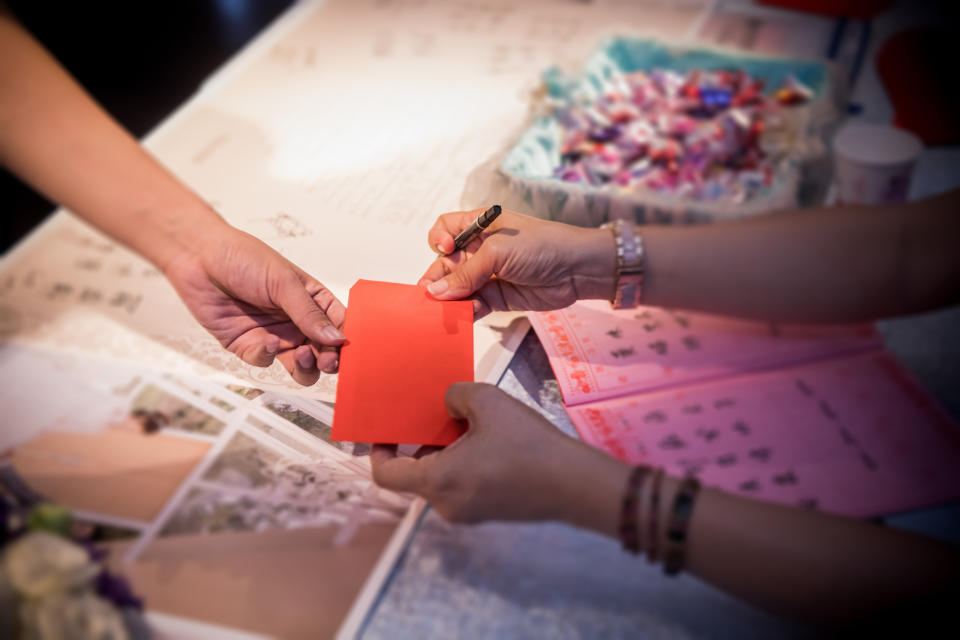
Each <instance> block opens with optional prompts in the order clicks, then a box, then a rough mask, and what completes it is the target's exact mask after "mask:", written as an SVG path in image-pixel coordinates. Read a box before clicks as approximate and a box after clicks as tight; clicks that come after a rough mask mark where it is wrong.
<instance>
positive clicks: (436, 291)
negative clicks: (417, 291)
mask: <svg viewBox="0 0 960 640" xmlns="http://www.w3.org/2000/svg"><path fill="white" fill-rule="evenodd" d="M449 288H450V287H449V285H448V284H447V281H446V279H443V280H437V281H436V282H431V283H430V284H428V285H427V291H429V292H430V294H431V295H434V296H438V295H440V294H441V293H443V292H444V291H446V290H447V289H449Z"/></svg>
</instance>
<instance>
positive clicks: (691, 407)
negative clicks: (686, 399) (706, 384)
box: [681, 404, 703, 416]
mask: <svg viewBox="0 0 960 640" xmlns="http://www.w3.org/2000/svg"><path fill="white" fill-rule="evenodd" d="M681 411H682V412H683V413H685V414H687V415H688V416H693V415H697V414H698V413H703V405H699V404H688V405H686V406H684V407H683V409H681Z"/></svg>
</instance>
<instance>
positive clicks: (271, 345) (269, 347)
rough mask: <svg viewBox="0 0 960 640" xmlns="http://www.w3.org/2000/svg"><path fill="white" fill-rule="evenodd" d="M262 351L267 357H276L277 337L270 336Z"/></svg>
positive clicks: (278, 343) (278, 346)
mask: <svg viewBox="0 0 960 640" xmlns="http://www.w3.org/2000/svg"><path fill="white" fill-rule="evenodd" d="M263 350H264V351H266V352H267V354H268V355H271V356H275V355H277V351H279V350H280V339H279V338H277V336H270V337H269V338H267V343H266V344H265V345H264V346H263Z"/></svg>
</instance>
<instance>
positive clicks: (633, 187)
mask: <svg viewBox="0 0 960 640" xmlns="http://www.w3.org/2000/svg"><path fill="white" fill-rule="evenodd" d="M609 86H610V87H611V88H610V89H609V90H607V91H606V93H603V94H602V95H599V96H596V97H595V98H593V99H587V98H586V97H585V96H582V95H581V96H579V97H578V98H577V99H571V100H567V101H563V100H555V101H553V102H552V103H551V106H552V108H553V110H554V113H555V115H556V116H557V121H558V122H559V123H560V125H561V127H562V130H563V134H562V143H561V149H560V150H561V164H560V166H559V167H557V168H556V169H555V171H554V176H555V177H557V178H559V179H560V180H563V181H565V182H574V183H579V184H584V185H590V186H594V187H607V186H609V187H610V188H612V189H616V190H619V191H642V190H653V191H656V192H661V193H667V194H672V195H677V196H681V197H686V198H692V199H696V200H728V201H730V202H744V201H745V200H747V199H749V198H753V197H755V196H757V195H759V194H761V193H763V190H764V189H765V188H768V187H769V186H770V184H771V182H772V180H773V176H774V173H775V171H774V169H775V165H776V162H777V160H778V158H777V157H776V156H775V155H773V154H771V153H768V152H765V151H764V149H763V147H762V146H761V138H762V136H763V132H764V128H765V123H766V121H767V119H769V118H773V119H776V117H777V114H778V112H779V110H782V109H784V108H789V107H792V106H794V105H799V104H805V103H807V102H809V101H811V100H812V99H813V97H814V96H813V92H812V91H811V90H810V89H809V88H808V87H806V86H804V85H803V84H802V83H800V82H799V81H798V80H797V79H796V78H795V77H794V76H790V75H788V76H787V77H786V78H785V79H784V81H783V83H782V85H781V86H780V87H778V88H777V89H775V90H774V91H773V92H772V93H771V94H770V95H766V94H765V93H764V83H763V81H762V80H760V79H757V78H753V77H751V76H750V75H749V74H748V73H746V72H745V71H742V70H704V69H692V70H690V71H688V72H687V73H685V74H681V73H678V72H676V71H673V70H669V69H653V70H651V71H649V72H642V71H637V72H632V73H628V74H621V75H618V76H615V77H612V78H610V82H609Z"/></svg>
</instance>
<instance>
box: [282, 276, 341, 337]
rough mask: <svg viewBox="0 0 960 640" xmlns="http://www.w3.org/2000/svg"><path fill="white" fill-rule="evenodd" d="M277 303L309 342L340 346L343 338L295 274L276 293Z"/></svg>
mask: <svg viewBox="0 0 960 640" xmlns="http://www.w3.org/2000/svg"><path fill="white" fill-rule="evenodd" d="M276 300H277V303H278V304H279V305H280V308H281V309H283V312H284V313H286V314H287V315H288V316H289V317H290V319H291V320H292V321H293V324H295V325H297V328H298V329H300V331H301V333H303V335H305V336H307V338H309V339H310V340H314V341H316V342H319V343H320V344H323V345H327V346H339V345H342V344H343V342H344V340H345V338H344V335H343V333H341V332H340V330H339V329H337V328H336V327H335V326H334V325H333V323H332V322H331V321H330V318H329V317H327V314H326V313H324V312H323V309H321V308H320V307H319V306H318V305H317V302H316V300H314V299H313V297H312V296H311V295H310V294H309V293H308V292H307V289H306V287H305V286H304V285H303V282H301V280H300V278H298V277H297V275H296V274H295V273H292V272H291V274H290V277H289V278H286V279H285V280H284V282H283V284H281V286H280V289H279V290H278V291H277V297H276Z"/></svg>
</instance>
